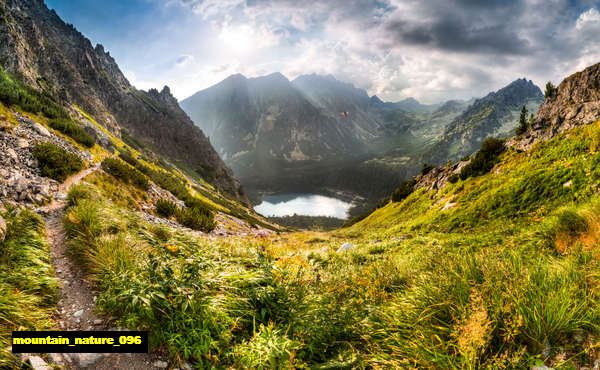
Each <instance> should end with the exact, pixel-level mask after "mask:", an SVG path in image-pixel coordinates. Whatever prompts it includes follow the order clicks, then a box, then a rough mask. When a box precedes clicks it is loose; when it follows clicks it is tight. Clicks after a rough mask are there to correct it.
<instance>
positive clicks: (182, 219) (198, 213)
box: [175, 207, 216, 232]
mask: <svg viewBox="0 0 600 370" xmlns="http://www.w3.org/2000/svg"><path fill="white" fill-rule="evenodd" d="M175 217H177V222H179V223H180V224H182V225H183V226H185V227H189V228H190V229H192V230H200V231H203V232H211V231H212V230H213V229H214V228H215V226H216V223H215V215H214V214H213V213H212V212H211V211H210V210H208V209H205V208H197V207H186V208H180V209H179V210H178V211H177V213H176V214H175Z"/></svg>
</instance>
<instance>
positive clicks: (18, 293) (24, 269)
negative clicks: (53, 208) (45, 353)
mask: <svg viewBox="0 0 600 370" xmlns="http://www.w3.org/2000/svg"><path fill="white" fill-rule="evenodd" d="M0 215H1V216H2V217H4V218H5V220H6V223H7V226H8V233H7V236H6V239H5V240H4V241H3V242H2V243H0V368H5V367H10V366H9V364H10V362H11V354H10V353H9V352H8V351H7V348H8V347H9V346H10V337H11V331H12V330H51V329H53V328H54V327H55V323H54V322H53V321H52V319H51V314H52V311H54V310H55V309H56V302H57V295H58V282H57V280H56V278H55V277H54V269H53V268H52V265H51V263H50V251H49V247H48V244H47V243H46V241H45V234H44V223H43V221H42V220H41V218H40V217H39V216H37V215H35V214H33V213H31V212H30V211H27V210H23V211H17V210H13V209H9V210H7V211H5V212H0Z"/></svg>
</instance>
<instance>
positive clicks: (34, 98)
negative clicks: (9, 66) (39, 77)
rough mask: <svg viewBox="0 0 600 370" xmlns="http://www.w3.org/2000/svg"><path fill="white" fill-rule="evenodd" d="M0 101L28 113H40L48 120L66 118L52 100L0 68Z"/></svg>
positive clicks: (61, 109) (61, 108)
mask: <svg viewBox="0 0 600 370" xmlns="http://www.w3.org/2000/svg"><path fill="white" fill-rule="evenodd" d="M0 101H2V103H4V104H5V105H8V106H18V107H20V108H21V109H22V110H24V111H26V112H30V113H35V114H38V113H42V114H43V115H45V116H46V117H48V118H60V117H63V118H68V117H69V114H68V113H67V111H66V110H65V109H64V108H63V107H62V106H61V105H60V104H58V103H57V102H56V101H55V100H54V98H52V97H51V96H50V95H49V94H47V93H44V92H39V91H37V90H35V89H34V88H32V87H30V86H28V85H25V84H24V83H22V82H21V81H19V80H18V78H17V77H15V76H11V75H9V74H8V73H7V72H6V71H4V69H2V67H0Z"/></svg>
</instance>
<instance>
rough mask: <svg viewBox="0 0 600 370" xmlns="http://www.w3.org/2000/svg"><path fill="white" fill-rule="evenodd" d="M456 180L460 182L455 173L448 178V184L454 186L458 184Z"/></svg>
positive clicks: (458, 176)
mask: <svg viewBox="0 0 600 370" xmlns="http://www.w3.org/2000/svg"><path fill="white" fill-rule="evenodd" d="M458 180H460V175H459V174H457V173H455V174H452V175H450V177H448V182H449V183H451V184H455V183H457V182H458Z"/></svg>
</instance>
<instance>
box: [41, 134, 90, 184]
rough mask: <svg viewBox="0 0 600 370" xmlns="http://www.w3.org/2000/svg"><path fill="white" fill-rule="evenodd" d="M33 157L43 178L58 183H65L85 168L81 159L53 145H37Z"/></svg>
mask: <svg viewBox="0 0 600 370" xmlns="http://www.w3.org/2000/svg"><path fill="white" fill-rule="evenodd" d="M33 156H34V157H35V159H37V161H38V163H39V166H40V170H41V172H42V176H44V177H49V178H51V179H54V180H56V181H58V182H63V181H65V180H66V179H67V177H69V176H71V175H72V174H75V173H77V172H79V171H81V170H83V168H84V165H83V161H82V160H81V158H79V157H78V156H76V155H75V154H71V153H69V152H67V151H66V150H65V149H63V148H61V147H60V146H57V145H54V144H51V143H41V144H37V145H36V146H35V148H34V150H33Z"/></svg>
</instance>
